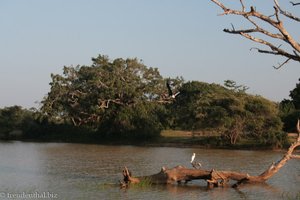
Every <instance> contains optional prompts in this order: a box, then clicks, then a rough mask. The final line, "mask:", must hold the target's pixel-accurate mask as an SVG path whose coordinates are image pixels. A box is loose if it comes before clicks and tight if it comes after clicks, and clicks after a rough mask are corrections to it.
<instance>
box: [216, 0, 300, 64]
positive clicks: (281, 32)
mask: <svg viewBox="0 0 300 200" xmlns="http://www.w3.org/2000/svg"><path fill="white" fill-rule="evenodd" d="M211 2H213V3H215V4H216V5H218V6H219V7H220V8H221V9H222V10H223V13H222V14H221V15H239V16H242V17H244V18H245V19H246V20H247V21H249V22H250V23H251V24H252V25H254V27H255V28H249V29H240V30H236V29H235V28H234V26H233V25H232V29H231V30H229V29H224V32H226V33H230V34H239V35H241V36H243V37H245V38H247V39H249V40H252V41H254V42H256V43H259V44H262V45H265V46H268V47H269V48H270V49H271V50H261V49H258V48H257V50H258V52H259V53H266V54H272V55H280V56H284V57H286V58H287V61H285V62H284V64H286V63H287V62H288V61H289V60H294V61H298V62H300V56H299V54H298V53H300V44H299V43H298V42H297V41H296V40H295V39H294V38H293V37H292V36H291V34H290V33H289V32H288V31H287V30H286V29H285V27H284V23H283V21H282V20H281V19H280V14H282V15H284V16H287V17H288V18H291V19H293V20H296V21H298V20H300V19H299V18H297V17H295V16H294V15H292V14H291V13H288V12H286V11H284V10H283V9H281V8H280V6H279V4H278V2H277V0H274V3H275V6H274V14H273V15H272V16H275V19H272V18H271V16H266V15H264V14H263V13H261V12H258V11H256V9H255V8H254V7H253V6H251V7H250V11H246V8H245V5H244V3H243V0H240V3H241V5H242V9H241V10H234V9H230V8H228V7H226V6H225V5H224V4H223V3H221V2H220V1H219V0H211ZM255 20H256V21H255ZM258 22H260V23H262V22H264V23H267V24H269V25H271V26H272V27H274V28H275V30H277V31H278V33H273V32H271V31H268V30H266V29H264V28H263V26H261V25H259V23H258ZM252 33H261V34H263V35H265V36H268V37H270V38H274V39H278V40H282V41H284V42H286V43H287V44H288V45H289V46H290V47H291V48H292V51H293V53H289V50H287V49H284V48H280V47H276V45H275V43H272V42H268V41H267V39H262V38H258V37H257V36H256V37H254V36H253V35H252Z"/></svg>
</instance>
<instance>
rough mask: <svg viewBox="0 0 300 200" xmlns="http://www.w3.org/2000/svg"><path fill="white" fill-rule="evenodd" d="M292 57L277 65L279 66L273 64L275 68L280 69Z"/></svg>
mask: <svg viewBox="0 0 300 200" xmlns="http://www.w3.org/2000/svg"><path fill="white" fill-rule="evenodd" d="M290 60H291V59H290V58H288V59H287V60H286V61H284V62H283V63H281V64H279V66H277V67H275V66H273V67H274V69H280V68H281V67H282V66H283V65H285V64H286V63H287V62H289V61H290Z"/></svg>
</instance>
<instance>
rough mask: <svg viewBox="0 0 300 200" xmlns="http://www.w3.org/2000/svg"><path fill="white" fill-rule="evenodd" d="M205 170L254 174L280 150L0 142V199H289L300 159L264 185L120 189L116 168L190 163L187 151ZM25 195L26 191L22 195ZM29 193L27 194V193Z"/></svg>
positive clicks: (299, 181)
mask: <svg viewBox="0 0 300 200" xmlns="http://www.w3.org/2000/svg"><path fill="white" fill-rule="evenodd" d="M193 152H195V153H196V155H197V156H196V160H198V161H200V162H201V163H202V166H203V168H205V169H212V168H214V169H218V170H236V171H241V172H247V173H249V174H252V175H256V174H260V173H261V172H262V171H264V170H265V169H266V168H267V167H268V166H269V165H270V164H271V163H272V162H273V161H277V160H278V159H280V158H281V156H282V154H283V153H282V152H274V151H238V150H211V149H195V148H167V147H135V146H105V145H90V144H65V143H24V142H1V143H0V159H1V162H0V199H13V198H18V197H20V198H21V197H27V198H28V199H30V198H31V199H33V198H34V197H38V195H40V196H39V197H49V198H48V199H50V198H52V199H128V200H129V199H130V200H131V199H152V200H157V199H158V200H165V199H178V200H179V199H180V200H182V199H191V200H192V199H294V198H295V197H296V196H299V194H300V160H290V161H289V162H288V163H287V164H286V165H285V166H284V167H283V168H282V169H281V170H280V171H279V172H278V173H277V174H276V175H275V176H274V177H272V178H271V179H270V180H269V181H268V182H267V183H266V184H259V185H248V186H242V187H241V188H239V189H233V188H215V189H212V190H207V189H206V183H205V181H192V182H190V183H188V184H187V185H167V186H165V185H156V186H148V187H131V188H129V189H120V188H119V186H118V180H121V179H122V174H121V172H122V169H123V167H124V166H127V167H128V168H129V169H130V170H131V171H132V172H133V174H134V175H135V176H139V175H150V174H154V173H157V172H159V171H160V169H161V167H162V166H166V167H174V166H177V165H184V166H187V167H190V164H189V161H190V157H191V155H192V153H193ZM26 195H27V196H26ZM30 195H31V196H30Z"/></svg>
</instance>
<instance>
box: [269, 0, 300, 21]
mask: <svg viewBox="0 0 300 200" xmlns="http://www.w3.org/2000/svg"><path fill="white" fill-rule="evenodd" d="M274 3H275V6H276V7H277V8H278V9H279V11H280V13H281V14H283V15H284V16H286V17H288V18H290V19H293V20H295V21H297V22H300V18H299V17H296V16H295V15H293V14H292V13H290V12H287V11H285V10H283V9H282V8H281V7H280V6H279V3H278V1H277V0H274ZM291 3H292V4H293V5H294V6H295V5H300V3H296V4H295V3H293V2H291Z"/></svg>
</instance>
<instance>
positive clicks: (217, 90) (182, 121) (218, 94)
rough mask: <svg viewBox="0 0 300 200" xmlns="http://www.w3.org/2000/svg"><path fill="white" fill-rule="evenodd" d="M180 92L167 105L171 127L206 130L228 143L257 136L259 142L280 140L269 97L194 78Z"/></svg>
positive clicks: (274, 105)
mask: <svg viewBox="0 0 300 200" xmlns="http://www.w3.org/2000/svg"><path fill="white" fill-rule="evenodd" d="M181 92H182V94H183V95H181V96H179V97H178V99H176V101H175V102H174V104H172V105H171V109H173V113H174V115H173V116H172V122H173V127H174V128H179V129H185V130H193V131H199V130H200V131H205V130H206V132H210V133H211V134H212V135H219V136H221V137H223V138H224V139H225V140H226V141H228V142H229V143H231V144H235V143H237V141H238V140H239V139H242V138H246V139H249V138H253V139H258V140H259V143H261V144H267V143H268V144H276V142H278V141H279V140H281V138H278V137H281V129H282V123H281V121H280V118H279V116H278V107H277V105H276V104H275V103H273V102H271V101H269V100H266V99H264V98H262V97H260V96H253V95H248V94H246V93H244V92H241V91H236V90H232V89H227V88H225V87H223V86H221V85H217V84H208V83H203V82H197V81H193V82H187V83H185V84H183V85H182V88H181ZM279 142H280V141H279Z"/></svg>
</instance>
